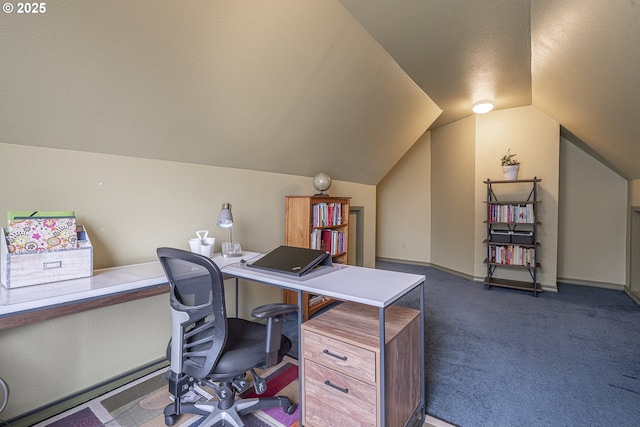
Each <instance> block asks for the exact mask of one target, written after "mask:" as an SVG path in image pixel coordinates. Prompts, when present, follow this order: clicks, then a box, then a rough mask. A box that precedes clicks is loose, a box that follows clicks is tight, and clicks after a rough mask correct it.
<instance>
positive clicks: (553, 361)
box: [378, 262, 640, 427]
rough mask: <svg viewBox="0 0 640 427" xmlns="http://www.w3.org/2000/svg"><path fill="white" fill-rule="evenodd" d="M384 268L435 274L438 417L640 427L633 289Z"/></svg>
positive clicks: (638, 324)
mask: <svg viewBox="0 0 640 427" xmlns="http://www.w3.org/2000/svg"><path fill="white" fill-rule="evenodd" d="M378 268H384V269H390V270H397V271H406V272H411V273H418V274H424V275H425V276H426V277H427V282H426V286H425V310H426V311H425V334H426V337H425V347H426V348H425V363H426V372H427V374H426V375H427V390H426V395H427V413H428V414H429V415H432V416H434V417H436V418H439V419H442V420H445V421H447V422H450V423H452V424H454V425H456V426H460V427H475V426H482V427H491V426H495V427H509V426H518V427H527V426H532V427H533V426H535V427H544V426H550V427H551V426H553V427H557V426H582V427H589V426H593V427H602V426H616V427H625V426H629V427H631V426H637V425H639V424H638V423H639V421H638V420H640V306H638V305H637V304H636V303H635V302H634V301H633V300H632V299H631V298H630V297H629V296H628V295H626V294H625V293H624V292H622V291H615V290H608V289H600V288H592V287H584V286H576V285H569V284H560V285H559V292H558V293H552V292H543V293H542V294H540V295H539V296H538V297H537V298H536V297H533V295H532V294H531V293H530V292H523V291H515V290H510V289H504V288H492V289H491V290H486V289H485V288H484V286H483V285H482V284H481V283H477V282H473V281H471V280H466V279H463V278H460V277H457V276H454V275H451V274H447V273H444V272H442V271H439V270H436V269H432V268H427V267H419V266H410V265H402V264H396V263H389V262H380V263H379V264H378ZM400 304H404V305H408V306H417V299H416V297H415V296H411V297H409V298H406V299H403V300H402V301H400Z"/></svg>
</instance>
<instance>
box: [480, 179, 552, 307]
mask: <svg viewBox="0 0 640 427" xmlns="http://www.w3.org/2000/svg"><path fill="white" fill-rule="evenodd" d="M540 181H542V180H541V179H538V178H537V177H536V178H533V179H521V180H515V181H502V180H500V181H492V180H490V179H488V180H486V181H484V183H485V184H486V185H487V198H486V200H485V202H484V203H486V204H487V219H486V221H485V224H486V225H487V238H486V240H485V241H484V243H485V244H486V246H487V258H486V259H485V261H484V262H485V264H486V265H487V276H486V277H485V279H484V284H485V287H486V288H487V289H490V288H491V286H500V287H506V288H512V289H521V290H526V291H531V292H533V294H534V296H537V295H538V292H541V291H542V288H541V286H540V284H539V283H538V269H539V268H541V265H540V263H539V262H538V251H539V248H540V243H539V242H538V226H539V225H541V224H540V222H539V221H538V204H539V203H541V202H540V200H538V183H539V182H540ZM527 184H529V185H530V186H529V185H527ZM495 185H499V186H500V187H503V189H504V188H506V187H508V186H509V185H511V186H513V187H514V188H513V189H511V190H512V192H511V193H509V194H510V195H509V196H508V199H504V198H502V197H498V196H497V195H496V192H495V191H494V190H495V189H494V186H495ZM523 189H525V190H526V192H528V195H527V193H526V192H525V191H523ZM514 192H515V194H518V195H517V196H516V197H518V198H514V197H513V196H512V195H513V194H514ZM520 192H521V193H522V194H521V195H520ZM521 196H522V197H521ZM499 268H508V269H516V270H517V269H521V270H526V271H527V272H528V273H529V276H530V279H531V280H511V279H504V278H498V277H495V274H496V271H497V270H498V269H499Z"/></svg>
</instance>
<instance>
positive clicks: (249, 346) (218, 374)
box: [209, 318, 291, 381]
mask: <svg viewBox="0 0 640 427" xmlns="http://www.w3.org/2000/svg"><path fill="white" fill-rule="evenodd" d="M227 328H228V335H227V342H226V344H225V346H224V350H223V351H222V354H221V355H220V359H218V362H217V363H216V365H215V366H214V369H213V371H212V372H211V375H210V376H209V378H210V379H211V380H213V381H220V380H223V379H227V378H229V379H230V378H234V377H236V376H238V375H243V374H244V373H245V372H247V371H248V370H250V369H251V368H254V367H260V365H262V364H264V362H265V347H266V335H267V332H266V330H267V327H266V326H265V325H263V324H261V323H256V322H251V321H249V320H245V319H236V318H229V319H227ZM289 350H291V340H289V338H287V337H286V336H284V335H283V336H282V340H281V343H280V351H279V352H278V354H279V359H282V358H283V357H284V356H285V355H286V354H287V353H288V352H289Z"/></svg>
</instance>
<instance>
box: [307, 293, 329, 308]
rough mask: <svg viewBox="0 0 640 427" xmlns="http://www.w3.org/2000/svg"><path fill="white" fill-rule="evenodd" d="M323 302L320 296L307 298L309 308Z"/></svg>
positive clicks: (323, 298) (323, 299)
mask: <svg viewBox="0 0 640 427" xmlns="http://www.w3.org/2000/svg"><path fill="white" fill-rule="evenodd" d="M324 301H325V297H323V296H322V295H311V297H310V298H309V306H312V305H316V304H320V303H323V302H324Z"/></svg>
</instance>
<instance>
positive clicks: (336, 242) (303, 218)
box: [284, 196, 351, 319]
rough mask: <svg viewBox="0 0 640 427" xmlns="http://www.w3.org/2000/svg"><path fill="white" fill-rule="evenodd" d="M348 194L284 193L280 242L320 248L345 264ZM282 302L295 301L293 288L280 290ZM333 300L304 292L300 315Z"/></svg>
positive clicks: (307, 313) (295, 294)
mask: <svg viewBox="0 0 640 427" xmlns="http://www.w3.org/2000/svg"><path fill="white" fill-rule="evenodd" d="M350 200H351V199H350V198H349V197H330V196H287V197H285V211H284V244H285V245H287V246H296V247H300V248H311V249H323V250H326V251H327V252H330V253H331V258H332V260H333V262H334V263H338V264H347V251H348V248H349V206H350ZM284 302H286V303H289V304H298V295H297V293H296V292H292V291H286V290H285V291H284ZM332 302H333V300H332V299H330V298H326V297H323V296H322V295H311V294H308V293H305V294H304V295H303V301H302V311H303V313H302V315H303V316H304V319H308V318H309V317H310V316H311V315H312V314H313V313H315V312H316V311H318V310H320V309H322V308H323V307H326V306H327V305H329V304H331V303H332Z"/></svg>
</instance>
